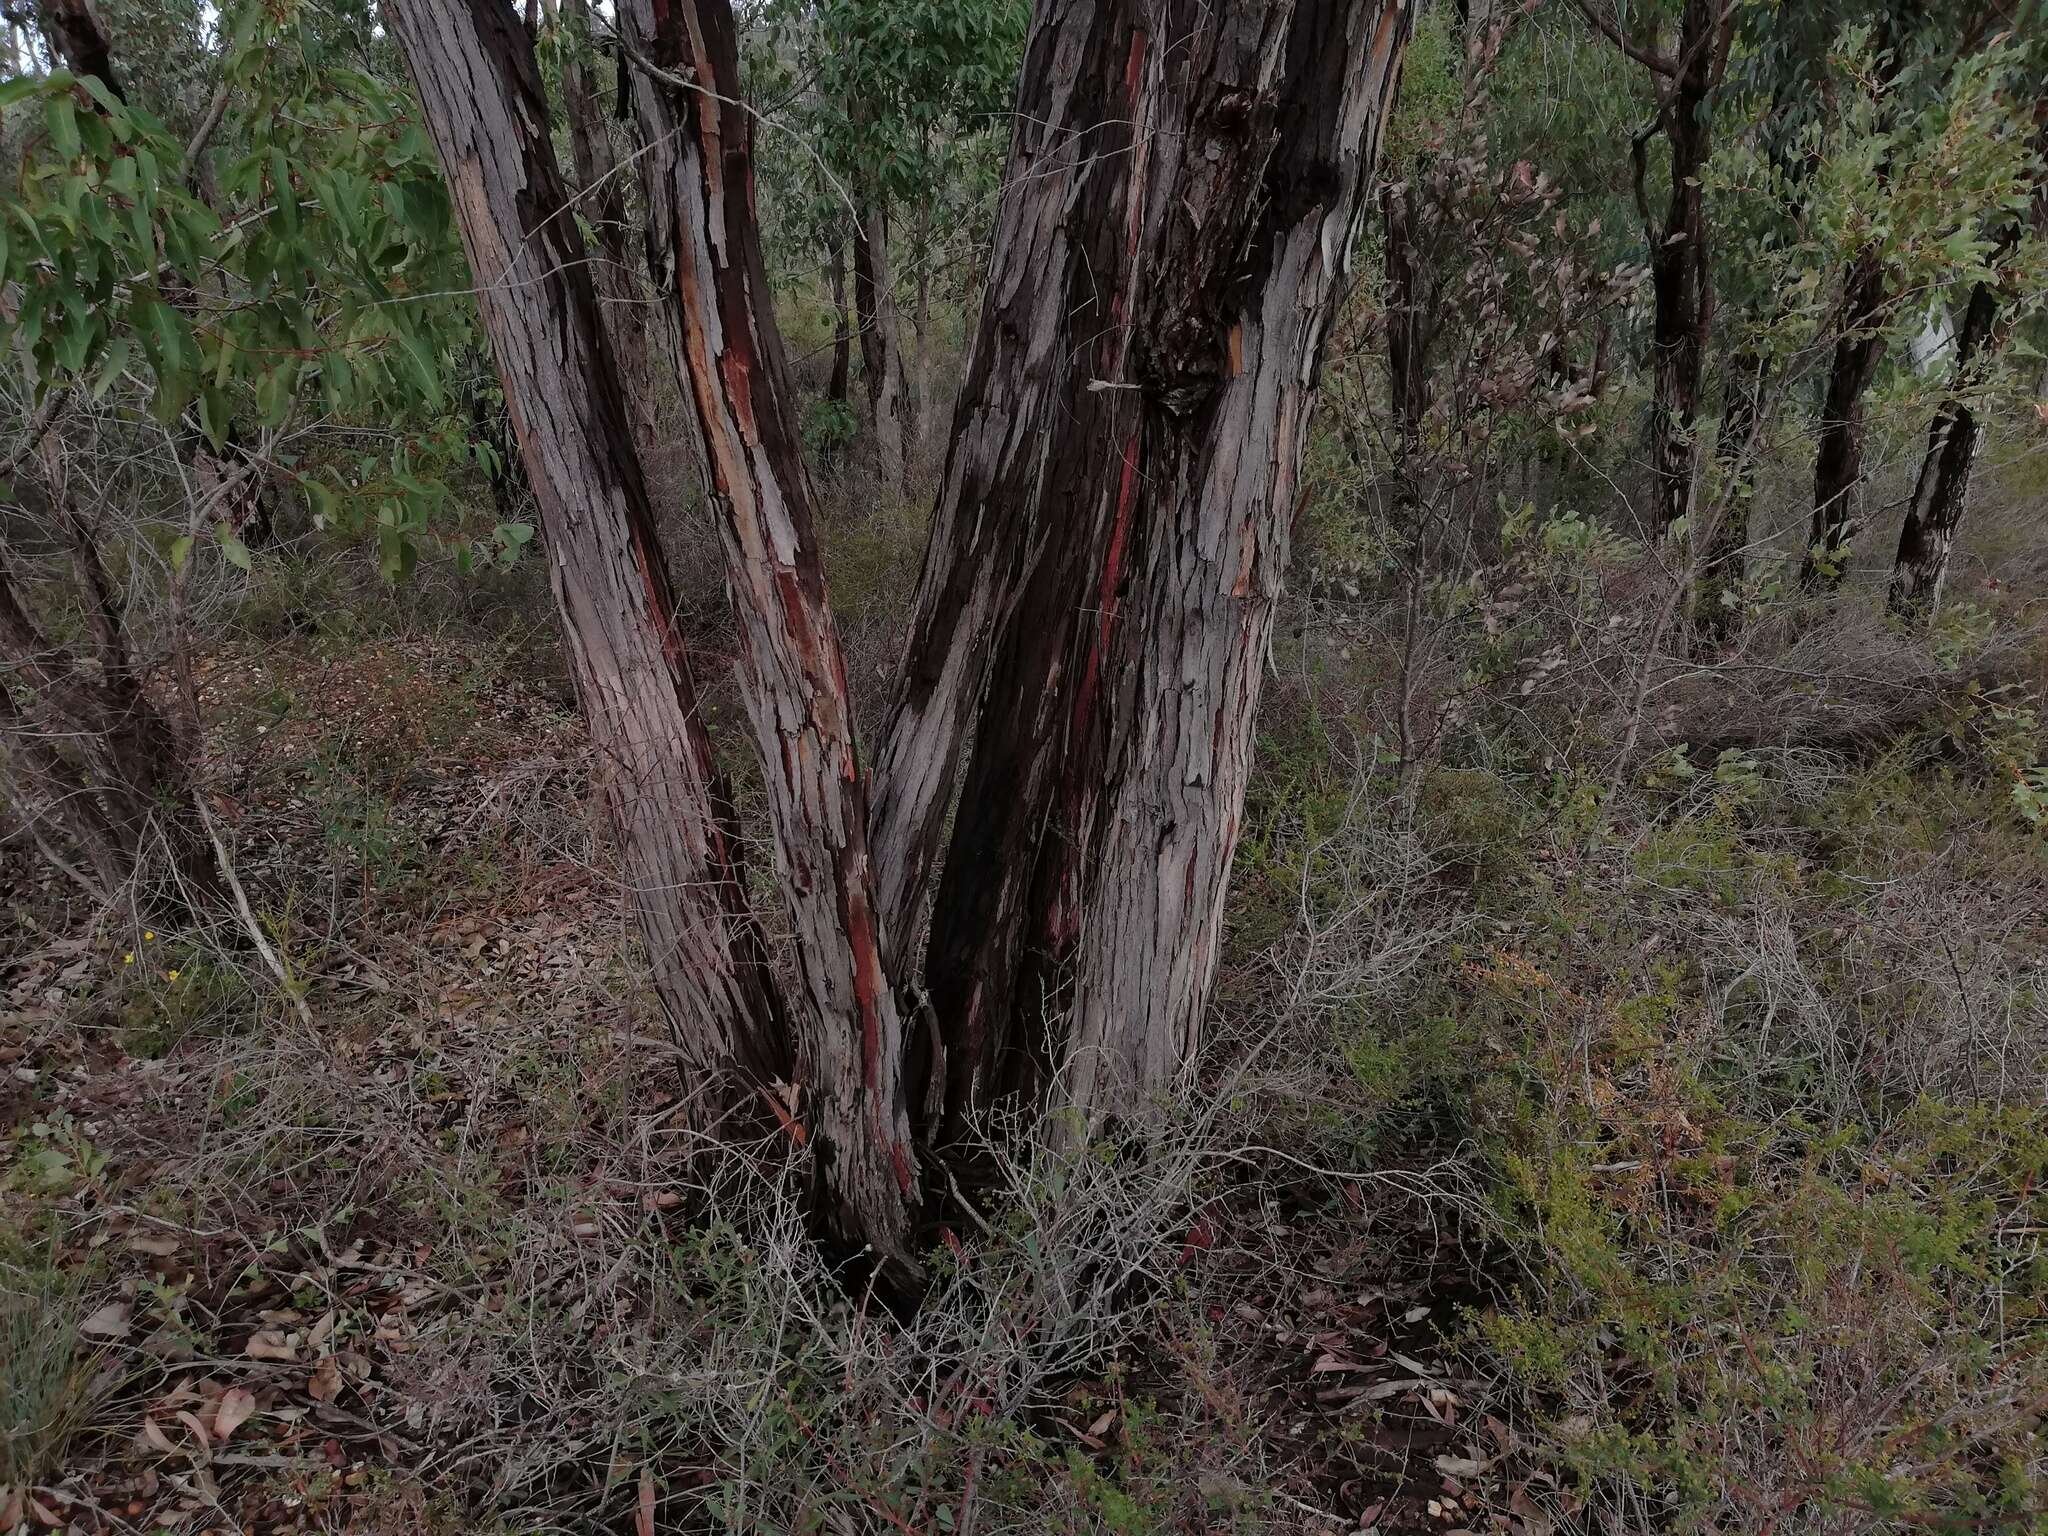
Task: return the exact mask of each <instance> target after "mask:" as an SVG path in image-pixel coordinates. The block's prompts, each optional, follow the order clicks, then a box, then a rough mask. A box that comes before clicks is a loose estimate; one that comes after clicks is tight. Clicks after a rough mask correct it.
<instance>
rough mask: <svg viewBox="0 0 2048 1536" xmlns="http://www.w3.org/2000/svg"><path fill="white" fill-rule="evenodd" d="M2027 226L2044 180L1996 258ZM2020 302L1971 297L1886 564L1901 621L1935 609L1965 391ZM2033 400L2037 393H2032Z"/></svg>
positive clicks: (2004, 293) (1997, 347)
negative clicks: (1949, 379) (1948, 381)
mask: <svg viewBox="0 0 2048 1536" xmlns="http://www.w3.org/2000/svg"><path fill="white" fill-rule="evenodd" d="M2034 120H2035V123H2036V124H2037V125H2038V126H2037V131H2036V133H2035V138H2034V151H2035V154H2036V156H2037V157H2038V159H2037V164H2048V100H2043V101H2041V102H2039V103H2037V104H2036V106H2035V109H2034ZM2029 224H2031V226H2032V231H2033V235H2034V237H2035V238H2036V239H2039V238H2041V237H2043V236H2048V178H2037V179H2036V181H2035V183H2034V195H2033V197H2032V199H2031V201H2030V207H2029V211H2028V214H2027V217H2026V219H2025V220H2020V219H2015V220H2014V221H2013V222H2012V223H2011V224H2010V225H2009V226H2008V227H2007V228H2006V230H2005V231H2004V233H2003V234H2002V235H2001V236H2000V238H1999V257H2000V259H2002V260H2010V259H2011V257H2012V254H2013V252H2014V250H2015V248H2016V247H2017V246H2018V245H2019V243H2020V241H2021V239H2022V238H2023V237H2024V236H2025V235H2026V234H2027V232H2028V225H2029ZM2021 296H2022V295H2021V294H2020V293H2019V292H2018V291H2017V285H2016V284H2015V283H2014V282H2012V281H2011V280H2010V277H2009V276H2008V278H2007V279H2006V280H2005V281H2003V282H2002V283H2000V284H1997V285H1993V284H1991V283H1981V282H1980V283H1978V284H1977V285H1976V286H1975V287H1974V288H1972V289H1971V291H1970V303H1969V307H1968V308H1967V309H1966V310H1965V311H1964V312H1963V326H1962V331H1961V332H1960V334H1958V336H1957V337H1956V360H1955V368H1954V380H1955V382H1954V384H1953V385H1952V387H1951V388H1950V390H1949V394H1948V398H1947V399H1946V400H1944V401H1943V402H1942V403H1941V406H1940V408H1939V409H1938V410H1937V411H1936V412H1935V415H1934V423H1933V425H1932V426H1930V427H1929V428H1928V432H1927V452H1926V455H1925V456H1924V457H1923V458H1922V459H1921V461H1920V474H1919V478H1918V479H1916V480H1915V481H1914V483H1913V499H1912V500H1911V501H1910V502H1909V503H1908V504H1907V506H1906V521H1905V523H1904V525H1903V526H1902V527H1901V528H1900V529H1899V549H1898V555H1897V557H1896V558H1895V559H1894V560H1893V562H1892V580H1891V590H1890V592H1889V593H1888V594H1887V600H1888V604H1889V606H1890V608H1891V611H1892V612H1893V613H1895V614H1897V615H1898V616H1899V617H1901V618H1903V619H1907V620H1909V621H1912V622H1918V623H1926V622H1928V621H1930V620H1931V619H1932V618H1933V617H1934V614H1935V611H1936V610H1937V609H1938V608H1939V607H1940V606H1941V588H1942V584H1943V582H1944V581H1946V580H1947V577H1948V563H1949V555H1950V552H1951V551H1952V550H1953V549H1954V548H1955V541H1956V531H1957V529H1958V528H1960V527H1961V526H1962V521H1963V513H1964V511H1965V510H1966V509H1967V508H1968V506H1969V501H1970V478H1971V475H1972V473H1973V472H1974V471H1975V469H1976V465H1977V450H1978V448H1979V447H1980V446H1981V445H1982V443H1983V441H1984V425H1983V423H1982V422H1980V421H1979V420H1978V419H1977V413H1976V409H1975V407H1974V406H1973V405H1972V403H1971V397H1972V391H1973V390H1974V389H1975V388H1976V387H1977V386H1978V385H1980V384H1981V383H1982V382H1983V376H1984V374H1985V373H1986V372H1987V370H1988V369H1989V368H1990V367H1991V365H1992V363H1993V361H1994V359H1995V358H1996V357H1997V355H1998V353H1999V352H2000V351H2001V350H2002V349H2003V348H2004V345H2005V343H2006V341H2007V339H2008V337H2009V333H2010V331H2011V321H2010V318H2009V316H2010V312H2011V309H2012V301H2013V300H2014V299H2016V298H2019V297H2021ZM2036 393H2037V395H2038V394H2039V393H2040V391H2039V390H2037V391H2036Z"/></svg>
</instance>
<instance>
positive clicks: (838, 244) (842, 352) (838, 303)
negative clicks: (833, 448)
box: [825, 232, 853, 401]
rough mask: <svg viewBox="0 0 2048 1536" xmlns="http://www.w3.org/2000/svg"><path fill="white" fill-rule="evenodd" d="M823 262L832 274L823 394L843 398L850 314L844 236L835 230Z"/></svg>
mask: <svg viewBox="0 0 2048 1536" xmlns="http://www.w3.org/2000/svg"><path fill="white" fill-rule="evenodd" d="M826 262H827V265H828V269H829V270H830V272H831V276H832V379H831V382H830V383H828V384H827V385H826V386H825V398H826V399H828V400H840V401H844V400H845V399H846V396H847V390H848V386H849V385H850V384H851V383H852V380H853V317H852V316H851V315H850V314H849V313H848V312H847V297H846V236H845V235H844V234H843V233H839V232H835V233H834V234H833V236H832V243H831V247H830V249H829V250H828V251H827V253H826Z"/></svg>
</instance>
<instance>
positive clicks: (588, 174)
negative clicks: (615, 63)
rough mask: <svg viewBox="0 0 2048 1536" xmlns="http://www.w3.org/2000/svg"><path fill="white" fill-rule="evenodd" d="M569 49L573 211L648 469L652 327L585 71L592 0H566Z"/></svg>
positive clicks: (656, 439)
mask: <svg viewBox="0 0 2048 1536" xmlns="http://www.w3.org/2000/svg"><path fill="white" fill-rule="evenodd" d="M563 10H564V12H565V14H566V15H567V16H568V18H569V22H570V32H571V41H572V48H571V51H570V53H569V56H568V57H566V58H565V59H564V60H563V61H562V106H563V109H564V115H565V116H567V118H568V119H569V159H570V164H571V165H572V166H573V168H574V170H575V173H576V184H577V211H578V212H579V213H581V214H582V216H583V218H584V221H585V222H586V223H588V224H589V225H590V227H591V229H592V231H593V232H594V233H595V235H596V237H597V253H596V254H597V261H596V268H595V270H596V287H597V297H598V302H599V305H600V307H601V309H602V311H603V314H604V321H605V331H606V334H607V335H608V336H609V337H610V338H611V343H612V353H613V355H614V356H615V357H617V359H618V362H619V370H620V373H621V375H622V376H623V377H622V383H623V385H624V388H625V396H626V406H627V409H628V411H629V412H630V413H631V419H632V423H633V441H634V444H635V446H636V447H637V448H638V449H639V451H640V462H641V464H642V465H643V466H644V467H645V468H647V469H649V470H650V471H651V470H652V468H653V466H654V465H655V464H656V463H657V462H658V459H659V455H660V452H661V449H662V447H663V438H662V433H661V416H660V410H659V408H658V401H657V396H656V393H655V388H654V368H653V364H652V361H651V360H650V358H649V357H648V346H647V337H648V333H649V332H650V331H653V330H656V329H658V325H657V323H656V322H655V318H654V313H653V309H652V307H651V306H650V305H649V304H648V302H647V297H646V295H645V293H644V292H643V291H642V290H641V287H640V281H639V276H638V269H637V267H636V264H635V263H634V261H633V258H632V245H631V240H630V237H631V235H632V233H633V230H632V222H631V220H630V218H629V217H628V214H627V210H626V191H627V187H626V175H625V168H624V167H622V166H621V165H620V163H619V157H618V155H617V153H616V152H615V151H614V150H613V148H612V138H611V130H610V129H609V128H608V127H607V126H606V124H605V120H604V119H605V114H604V106H603V103H602V102H601V101H600V100H599V99H598V81H597V72H596V71H595V70H594V69H593V68H592V67H591V61H592V55H593V53H594V45H593V43H592V38H591V29H590V0H564V4H563Z"/></svg>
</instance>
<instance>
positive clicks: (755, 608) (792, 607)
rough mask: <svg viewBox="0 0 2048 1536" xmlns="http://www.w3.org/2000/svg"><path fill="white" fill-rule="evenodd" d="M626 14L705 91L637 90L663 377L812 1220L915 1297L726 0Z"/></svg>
mask: <svg viewBox="0 0 2048 1536" xmlns="http://www.w3.org/2000/svg"><path fill="white" fill-rule="evenodd" d="M619 17H620V23H621V27H622V30H623V32H624V34H625V37H626V39H627V41H628V44H629V45H630V46H631V47H632V48H634V49H635V50H636V51H639V52H641V53H644V54H646V55H647V56H649V57H651V58H652V60H653V61H654V63H655V64H656V66H658V67H659V68H660V69H662V70H664V71H666V72H668V73H669V74H671V75H674V76H679V77H682V78H686V79H688V80H690V81H693V82H695V84H696V85H697V86H698V87H699V88H700V89H703V90H708V91H709V92H710V93H711V95H710V97H708V98H707V97H704V96H695V95H688V94H685V93H684V92H683V91H682V90H680V89H678V88H677V87H675V86H672V85H670V84H668V83H666V82H664V81H643V82H641V84H640V87H639V89H638V90H636V91H635V93H634V96H635V102H636V104H637V107H638V111H639V117H640V129H641V140H642V142H643V144H644V145H645V146H646V148H645V150H644V152H643V155H642V158H641V165H642V169H643V172H644V175H645V178H646V185H647V189H648V214H649V227H650V238H649V250H650V252H652V253H655V260H656V261H657V263H658V264H659V270H658V276H659V277H660V278H661V280H662V282H663V285H664V286H672V287H673V291H674V293H675V295H676V301H675V303H674V305H673V306H671V307H670V310H669V313H670V314H671V316H672V318H673V321H674V323H675V325H676V327H677V329H676V334H675V337H674V340H675V342H676V346H675V352H676V356H677V358H678V360H679V369H680V371H679V374H678V378H677V382H678V384H679V385H680V386H681V388H682V389H683V391H684V393H685V396H686V398H688V399H689V400H690V401H691V403H692V404H693V405H694V407H695V410H696V414H697V421H698V424H699V426H700V427H701V429H702V432H703V439H704V444H705V449H706V453H705V463H706V481H707V490H708V492H709V494H710V498H711V502H712V505H713V507H714V508H715V509H716V510H717V512H718V514H719V517H718V521H719V530H720V534H721V539H722V542H723V544H724V547H725V564H726V575H727V584H728V587H729V589H730V591H731V593H732V601H733V610H734V614H735V617H736V618H737V620H738V624H739V639H740V645H739V663H738V670H739V678H740V686H741V690H742V692H743V694H744V696H745V699H746V706H747V713H748V717H749V719H750V720H751V722H752V724H753V728H754V739H755V746H756V748H757V750H758V752H759V754H760V758H761V765H762V769H763V777H764V780H765V784H766V789H767V799H768V807H769V813H770V818H771V820H772V822H773V824H774V829H775V850H776V872H777V875H778V876H779V881H780V886H781V889H782V892H783V895H784V898H785V900H786V901H787V904H788V907H789V912H790V918H791V921H792V924H793V927H794V930H795V937H796V944H795V951H796V968H797V973H798V976H799V978H800V980H801V982H802V990H801V998H800V1002H799V1004H798V1005H797V1006H796V1007H794V1008H793V1009H792V1017H793V1024H794V1028H795V1032H796V1041H797V1065H798V1077H797V1081H798V1082H799V1083H800V1084H801V1085H802V1087H803V1090H804V1094H805V1102H804V1105H803V1108H804V1109H805V1111H806V1116H807V1119H808V1122H809V1124H810V1127H811V1131H812V1136H813V1143H814V1146H815V1150H816V1154H817V1156H816V1162H815V1168H816V1173H817V1177H818V1181H819V1191H820V1194H821V1196H822V1197H823V1198H822V1200H821V1202H820V1210H821V1214H822V1215H823V1216H824V1218H825V1220H826V1223H827V1225H828V1227H829V1229H830V1230H831V1231H832V1233H833V1235H835V1236H836V1237H838V1238H840V1239H841V1240H843V1241H845V1242H848V1243H850V1244H852V1245H854V1246H859V1245H862V1244H865V1245H868V1246H870V1247H871V1248H873V1249H874V1250H875V1251H876V1252H877V1253H878V1254H879V1255H881V1256H882V1257H883V1258H884V1259H885V1260H886V1261H890V1262H891V1263H892V1264H893V1266H894V1273H893V1274H892V1275H891V1277H890V1278H891V1282H892V1284H894V1285H895V1286H897V1287H898V1288H901V1289H910V1288H912V1287H913V1286H914V1277H915V1261H914V1258H913V1255H912V1253H911V1248H910V1222H911V1218H912V1216H913V1214H914V1213H915V1212H916V1209H917V1205H918V1198H919V1197H918V1180H917V1172H916V1166H915V1161H914V1158H913V1156H912V1152H911V1146H910V1121H909V1112H908V1108H907V1102H906V1097H905V1092H904V1085H903V1078H902V1073H903V1062H904V1059H905V1055H906V1051H905V1041H904V1026H903V1021H902V1018H901V1016H900V1014H899V1013H898V1011H897V1006H896V999H895V994H894V992H893V990H892V989H891V987H890V986H889V984H888V980H887V973H886V971H885V968H884V966H883V963H882V949H883V940H882V932H881V929H880V927H879V919H878V916H877V911H876V902H875V896H874V878H873V874H872V870H871V867H870V860H869V856H868V796H867V782H866V778H865V776H864V775H863V773H862V771H861V767H860V757H859V750H858V748H857V746H856V744H855V742H854V734H853V710H852V705H851V701H850V699H849V698H848V694H847V684H846V663H845V658H844V656H843V655H842V653H841V650H840V645H839V636H838V631H837V629H836V627H835V625H834V622H833V618H832V611H831V608H830V605H829V603H828V602H827V599H826V595H825V581H824V575H823V570H822V567H821V565H820V562H819V554H818V540H817V533H816V528H815V521H816V520H815V517H814V513H813V507H814V504H815V496H814V494H813V492H812V488H811V483H810V479H809V476H808V475H807V474H806V472H805V470H804V464H803V455H802V452H801V449H800V439H799V435H798V430H797V420H796V405H795V402H796V391H795V388H794V386H793V384H792V382H791V379H790V373H789V366H788V363H787V361H786V360H785V357H784V353H783V347H782V340H781V337H780V335H779V334H778V332H777V330H776V326H775V318H774V309H773V307H772V305H771V304H769V303H768V302H767V301H766V300H767V295H768V277H767V272H766V269H765V268H764V266H763V264H762V260H761V246H760V232H759V230H758V229H757V228H756V225H755V221H754V176H753V162H752V154H751V144H752V119H751V118H750V117H749V116H748V113H747V110H746V108H745V106H744V105H743V104H742V101H741V93H742V90H743V86H742V82H741V80H740V72H739V48H738V40H737V34H736V29H735V27H734V24H733V18H732V12H731V10H730V8H729V6H728V5H727V4H726V0H697V3H695V4H691V5H685V6H676V5H673V4H672V3H670V0H620V5H619ZM713 100H715V101H716V102H717V106H716V108H715V109H714V108H712V107H711V106H710V105H709V104H708V103H709V102H710V101H713ZM881 271H882V269H881V268H879V267H878V268H877V276H878V278H879V276H880V275H881ZM883 308H886V306H884V305H880V304H878V310H880V309H883Z"/></svg>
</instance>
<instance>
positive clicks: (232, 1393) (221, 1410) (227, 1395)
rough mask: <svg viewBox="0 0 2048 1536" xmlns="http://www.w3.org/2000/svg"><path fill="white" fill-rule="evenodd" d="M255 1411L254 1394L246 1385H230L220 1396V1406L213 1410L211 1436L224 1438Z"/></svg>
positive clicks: (246, 1420)
mask: <svg viewBox="0 0 2048 1536" xmlns="http://www.w3.org/2000/svg"><path fill="white" fill-rule="evenodd" d="M255 1412H256V1394H255V1393H254V1392H251V1391H250V1390H249V1389H248V1388H247V1387H230V1388H228V1390H227V1391H225V1392H223V1393H222V1394H221V1397H220V1406H219V1407H218V1408H216V1409H214V1410H213V1437H214V1438H215V1439H216V1440H225V1439H227V1438H228V1436H230V1435H232V1434H233V1433H234V1432H235V1431H236V1430H238V1429H240V1428H241V1427H242V1426H243V1425H244V1424H246V1423H248V1422H249V1419H250V1418H251V1416H253V1415H254V1414H255Z"/></svg>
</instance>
